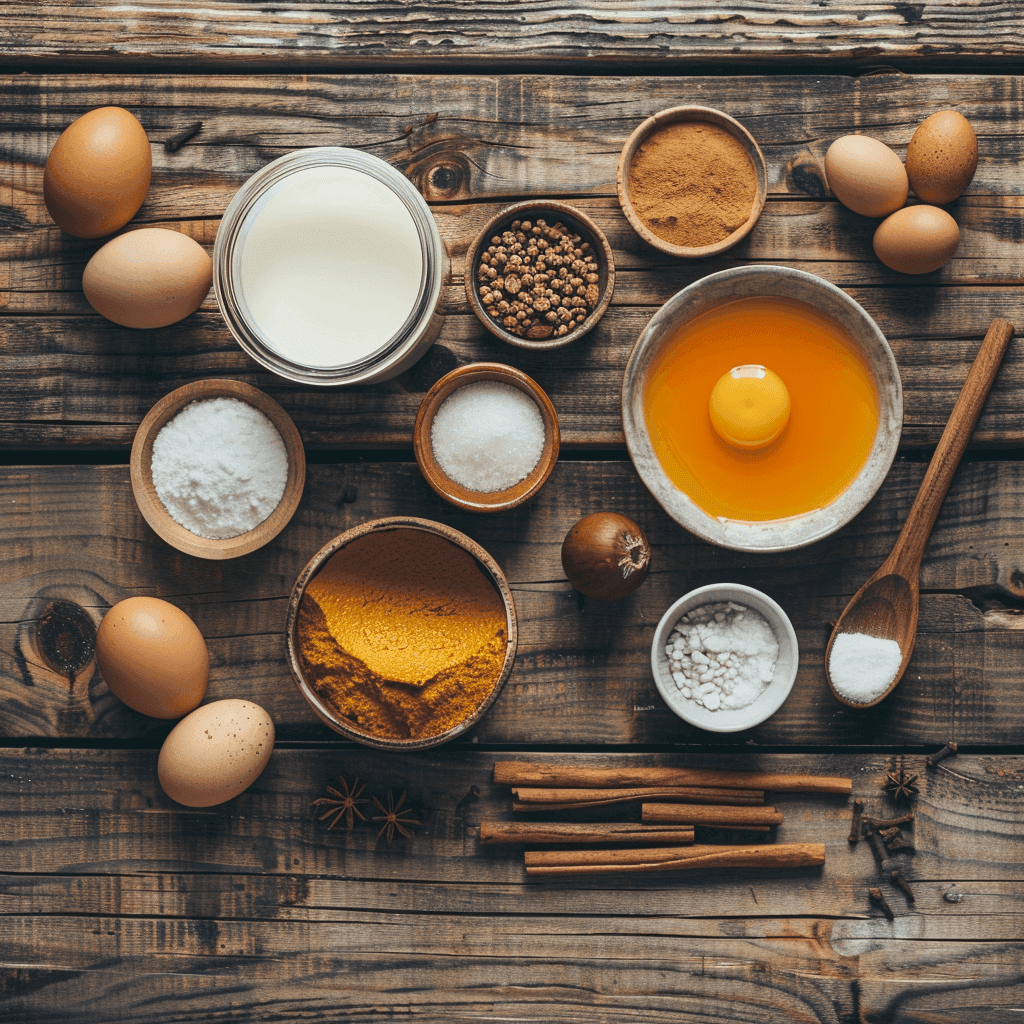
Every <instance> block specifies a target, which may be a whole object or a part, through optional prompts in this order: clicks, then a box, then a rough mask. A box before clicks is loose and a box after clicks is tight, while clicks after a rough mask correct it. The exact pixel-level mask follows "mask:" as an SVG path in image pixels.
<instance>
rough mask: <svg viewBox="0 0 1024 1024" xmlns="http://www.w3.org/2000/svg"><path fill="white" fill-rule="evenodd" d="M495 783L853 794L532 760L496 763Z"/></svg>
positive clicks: (767, 780)
mask: <svg viewBox="0 0 1024 1024" xmlns="http://www.w3.org/2000/svg"><path fill="white" fill-rule="evenodd" d="M494 781H495V782H498V783H503V784H504V785H506V786H552V787H559V788H574V789H582V788H593V787H599V786H600V787H624V786H719V787H724V788H726V789H769V790H773V791H774V792H776V793H850V792H851V791H852V790H853V782H852V780H850V779H843V778H837V777H834V776H828V775H787V774H785V773H781V772H737V771H727V770H724V769H706V768H639V767H636V768H631V767H624V768H585V767H580V766H573V765H560V764H539V763H535V762H532V761H495V763H494Z"/></svg>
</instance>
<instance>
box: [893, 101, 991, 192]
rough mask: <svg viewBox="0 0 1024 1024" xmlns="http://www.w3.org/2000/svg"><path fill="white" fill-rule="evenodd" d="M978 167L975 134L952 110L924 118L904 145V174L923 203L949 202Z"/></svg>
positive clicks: (962, 189)
mask: <svg viewBox="0 0 1024 1024" xmlns="http://www.w3.org/2000/svg"><path fill="white" fill-rule="evenodd" d="M977 167H978V137H977V135H975V134H974V129H973V128H972V127H971V123H970V121H968V120H967V118H966V117H964V116H963V114H959V113H957V112H956V111H955V110H940V111H939V112H938V113H937V114H932V116H931V117H926V118H925V119H924V120H923V121H922V122H921V124H920V126H919V127H918V129H917V131H916V132H914V137H913V138H912V139H911V140H910V145H909V146H907V174H908V175H909V177H910V184H911V185H912V186H913V188H914V194H915V195H916V196H917V197H918V198H919V199H921V200H922V201H923V202H926V203H951V202H953V200H954V199H956V198H957V196H959V195H961V194H962V193H963V191H964V189H965V188H967V186H968V185H969V184H970V183H971V179H972V178H973V177H974V172H975V170H977Z"/></svg>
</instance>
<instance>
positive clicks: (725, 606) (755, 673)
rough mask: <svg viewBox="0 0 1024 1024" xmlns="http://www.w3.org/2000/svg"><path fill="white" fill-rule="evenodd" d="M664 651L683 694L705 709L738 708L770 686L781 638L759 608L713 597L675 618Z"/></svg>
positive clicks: (674, 680)
mask: <svg viewBox="0 0 1024 1024" xmlns="http://www.w3.org/2000/svg"><path fill="white" fill-rule="evenodd" d="M665 654H666V655H667V656H668V660H669V667H670V669H671V672H672V680H673V682H674V683H675V684H676V686H677V687H678V688H679V691H680V692H681V693H682V695H683V696H684V697H687V698H689V699H690V700H692V701H695V702H696V703H697V704H700V705H702V706H703V707H706V708H707V709H708V711H718V710H719V709H720V708H721V709H725V710H730V711H738V710H739V709H740V708H745V707H747V706H748V705H750V704H753V703H754V701H755V700H757V698H758V697H760V696H761V694H762V693H764V691H765V690H766V689H767V688H768V684H769V683H770V682H771V681H772V678H773V677H774V675H775V663H776V662H777V661H778V658H779V641H778V640H777V639H776V638H775V634H774V633H773V632H772V627H771V626H769V625H768V622H767V620H766V619H765V617H764V616H763V615H761V614H760V613H759V612H755V611H754V610H753V609H752V608H747V607H746V606H745V605H742V604H736V602H734V601H716V602H713V603H711V604H704V605H701V606H700V607H699V608H693V609H691V610H690V611H688V612H687V613H686V614H685V615H684V616H683V617H682V618H681V619H680V620H679V621H678V622H677V623H676V625H675V628H674V629H673V630H672V632H671V633H670V634H669V637H668V642H667V643H666V645H665Z"/></svg>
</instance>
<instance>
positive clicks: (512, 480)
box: [430, 380, 545, 493]
mask: <svg viewBox="0 0 1024 1024" xmlns="http://www.w3.org/2000/svg"><path fill="white" fill-rule="evenodd" d="M544 436H545V435H544V419H543V417H542V416H541V414H540V409H538V408H537V403H536V402H535V401H534V400H533V399H532V398H531V397H530V396H529V395H527V394H524V393H523V392H522V391H520V390H519V388H514V387H512V385H511V384H502V383H500V382H499V381H492V380H482V381H476V382H474V383H472V384H464V385H463V386H462V387H460V388H456V389H455V390H454V391H453V392H452V393H451V394H450V395H449V396H448V397H447V398H446V399H445V400H444V401H443V402H442V403H441V407H440V408H439V409H438V410H437V412H436V413H435V414H434V422H433V424H432V425H431V428H430V447H431V450H432V451H433V453H434V458H435V459H437V464H438V465H439V466H440V467H441V469H443V470H444V472H445V473H446V474H447V475H448V476H449V477H450V478H451V479H452V480H454V481H455V482H456V483H457V484H462V486H463V487H466V488H468V489H469V490H471V491H482V492H488V493H494V492H495V491H504V490H506V489H507V488H509V487H511V486H512V485H513V484H517V483H519V481H520V480H522V479H524V478H525V477H526V476H528V475H529V474H530V473H531V472H532V471H533V467H534V466H536V465H537V463H538V462H539V461H540V457H541V454H542V452H543V451H544Z"/></svg>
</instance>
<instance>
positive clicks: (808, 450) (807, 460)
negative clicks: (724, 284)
mask: <svg viewBox="0 0 1024 1024" xmlns="http://www.w3.org/2000/svg"><path fill="white" fill-rule="evenodd" d="M747 363H755V364H760V365H762V366H765V367H767V368H768V369H769V370H772V371H774V372H775V373H776V374H778V375H779V377H781V378H782V380H783V382H784V383H785V385H786V387H787V388H788V389H789V395H790V400H791V403H792V412H791V415H790V420H789V424H788V425H787V427H786V429H785V430H784V431H783V432H782V434H781V436H780V437H779V438H778V440H776V441H774V442H772V443H771V444H770V445H769V446H768V447H767V448H763V449H761V450H759V451H742V450H739V449H736V448H734V447H732V446H731V445H729V444H727V443H726V442H725V441H723V440H722V439H721V438H720V437H719V436H718V434H717V433H716V432H715V431H714V429H713V428H712V426H711V420H710V417H709V415H708V398H709V396H710V394H711V390H712V388H713V387H714V386H715V383H716V382H717V381H718V379H719V378H720V377H721V376H722V374H724V373H727V372H728V371H729V370H730V369H731V368H732V367H734V366H741V365H743V364H747ZM644 413H645V418H646V422H647V431H648V433H649V435H650V437H651V443H652V444H653V446H654V451H655V454H656V455H657V457H658V460H659V462H660V463H661V465H662V467H663V469H664V470H665V472H666V474H667V475H668V477H669V479H671V481H672V482H673V483H674V484H675V485H676V487H678V488H679V489H680V490H681V491H683V492H684V493H685V494H687V495H689V496H690V497H691V498H692V499H693V500H694V501H695V502H696V503H697V504H698V505H699V506H700V507H701V508H702V509H704V511H705V512H707V513H708V514H709V515H713V516H721V517H723V518H727V519H738V520H745V521H751V520H753V521H763V520H769V519H784V518H786V517H788V516H796V515H801V514H803V513H806V512H811V511H813V510H814V509H817V508H821V507H823V506H825V505H828V504H829V503H830V502H832V501H834V500H835V499H836V498H837V497H838V496H839V495H840V494H841V493H842V492H843V491H844V490H845V489H846V488H847V487H848V486H849V485H850V483H851V482H852V481H853V479H854V478H855V477H856V476H857V474H858V473H859V472H860V470H861V467H863V465H864V463H865V462H866V461H867V458H868V455H869V454H870V452H871V447H872V445H873V443H874V439H875V432H876V429H877V426H878V394H877V391H876V390H875V386H874V383H873V382H872V380H871V375H870V372H869V370H868V368H867V366H866V364H865V363H864V360H863V359H862V358H861V357H860V355H859V354H858V353H857V351H856V349H855V348H854V345H853V341H852V340H851V339H850V338H849V337H848V336H847V335H846V333H845V331H843V329H842V328H841V327H840V326H839V325H838V324H836V323H835V322H834V321H832V320H831V319H830V318H828V317H826V316H823V315H822V314H821V313H818V312H817V311H816V310H815V309H813V308H812V307H810V306H808V305H805V304H804V303H802V302H796V301H792V300H788V299H777V298H768V297H764V298H761V297H758V298H748V299H738V300H736V301H734V302H729V303H726V304H725V305H722V306H719V307H717V308H716V309H712V310H709V311H707V312H705V313H703V314H702V315H701V316H699V317H696V318H695V319H693V320H691V321H690V322H689V323H687V324H684V325H683V326H682V327H681V328H679V330H678V331H677V332H676V334H675V336H674V338H673V339H672V341H671V343H670V344H668V345H667V346H666V347H665V349H664V350H663V351H662V353H661V355H660V356H659V358H658V360H657V361H656V362H655V364H654V365H653V367H652V368H651V373H650V375H649V377H648V381H647V386H646V389H645V392H644Z"/></svg>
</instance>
